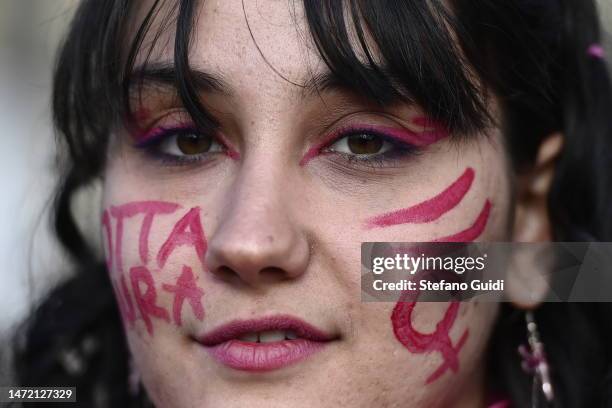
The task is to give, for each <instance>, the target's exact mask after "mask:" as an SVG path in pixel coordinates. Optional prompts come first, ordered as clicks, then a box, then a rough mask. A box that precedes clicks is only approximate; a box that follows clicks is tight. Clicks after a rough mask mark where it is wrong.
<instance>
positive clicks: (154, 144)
mask: <svg viewBox="0 0 612 408" xmlns="http://www.w3.org/2000/svg"><path fill="white" fill-rule="evenodd" d="M183 134H201V132H199V131H198V130H197V129H195V128H193V127H191V126H180V127H157V128H155V129H152V130H151V131H149V132H147V133H146V134H145V135H144V136H143V139H145V140H144V141H142V142H137V143H136V144H135V145H134V147H136V148H137V149H141V150H143V151H144V152H145V153H146V154H147V155H148V156H149V157H151V158H153V159H154V160H157V161H159V162H160V163H161V164H162V165H165V166H188V165H192V164H196V163H199V162H201V161H202V160H204V159H205V157H206V156H208V155H210V154H211V153H216V152H207V153H202V154H198V155H185V156H178V155H173V154H168V153H163V152H161V151H160V150H159V149H160V146H161V145H162V144H163V143H164V142H167V141H168V140H169V139H170V138H171V137H175V136H180V135H183ZM213 142H214V143H218V144H220V145H221V146H223V148H224V149H227V146H225V144H224V143H222V142H221V141H219V140H218V138H216V137H214V136H213Z"/></svg>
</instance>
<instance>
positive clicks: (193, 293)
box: [162, 266, 204, 326]
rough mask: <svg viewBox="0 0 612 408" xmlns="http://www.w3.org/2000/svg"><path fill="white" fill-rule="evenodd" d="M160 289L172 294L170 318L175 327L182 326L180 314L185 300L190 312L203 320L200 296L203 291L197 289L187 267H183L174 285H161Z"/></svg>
mask: <svg viewBox="0 0 612 408" xmlns="http://www.w3.org/2000/svg"><path fill="white" fill-rule="evenodd" d="M162 288H163V289H164V290H165V291H167V292H170V293H174V303H173V305H172V317H173V319H174V323H176V325H177V326H181V325H182V320H181V312H182V310H183V303H184V302H185V300H187V301H188V302H189V304H190V305H191V310H193V314H194V315H195V317H196V318H197V319H198V320H200V321H201V320H202V319H204V306H202V300H201V299H202V296H203V295H204V291H203V290H202V289H201V288H199V287H198V285H197V283H196V280H195V277H194V275H193V271H192V270H191V268H190V267H188V266H183V272H182V273H181V276H179V278H178V279H177V281H176V284H175V285H168V284H165V283H164V284H163V285H162Z"/></svg>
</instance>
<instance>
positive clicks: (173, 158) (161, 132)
mask: <svg viewBox="0 0 612 408" xmlns="http://www.w3.org/2000/svg"><path fill="white" fill-rule="evenodd" d="M194 133H195V134H198V133H199V132H198V131H197V129H195V128H193V127H190V126H180V127H169V128H166V127H157V128H155V129H152V130H151V131H149V132H147V133H146V134H145V135H144V136H142V138H143V139H144V140H143V141H141V142H137V143H135V145H134V147H136V148H137V149H141V150H143V151H144V152H145V153H146V154H147V155H148V156H149V157H151V158H153V159H155V160H157V161H159V162H160V163H161V164H162V165H165V166H188V165H192V164H196V163H199V162H201V161H203V160H204V159H205V158H206V156H208V155H210V154H212V153H216V152H207V153H202V154H199V155H185V156H178V155H172V154H167V153H163V152H161V151H160V150H159V149H160V146H161V145H162V144H163V143H164V142H166V141H168V140H169V138H171V137H176V136H180V135H181V134H194ZM356 135H372V136H376V137H378V138H380V139H381V140H382V141H383V142H387V143H390V144H391V146H392V147H391V149H390V150H389V151H387V152H384V153H378V154H372V155H369V156H366V155H364V156H359V155H356V154H350V153H344V152H339V151H334V150H330V147H331V146H333V145H334V144H336V143H338V142H339V141H341V140H342V139H344V138H348V137H351V136H356ZM213 139H214V142H215V143H218V144H220V145H221V146H223V148H224V149H227V146H226V145H225V144H224V143H222V142H221V141H220V140H219V139H218V138H216V137H214V136H213ZM330 139H331V141H330V142H328V143H326V144H325V145H324V146H323V147H321V149H320V150H319V154H321V155H329V154H331V153H333V154H334V155H335V156H336V157H338V158H339V159H341V160H343V161H345V162H346V163H347V164H348V165H350V166H354V167H358V166H366V167H372V168H381V167H392V166H394V165H397V164H398V163H399V162H400V161H401V160H402V159H405V158H407V157H411V156H415V155H417V154H419V153H420V152H421V150H420V149H421V148H420V147H418V146H415V145H413V144H410V143H406V142H403V141H400V140H398V139H397V138H395V137H392V136H389V135H386V134H385V133H384V132H380V131H376V130H373V129H368V128H350V129H344V130H339V131H337V132H335V134H334V136H332V137H331V138H330Z"/></svg>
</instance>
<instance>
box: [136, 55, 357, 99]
mask: <svg viewBox="0 0 612 408" xmlns="http://www.w3.org/2000/svg"><path fill="white" fill-rule="evenodd" d="M188 75H189V76H190V77H191V79H192V81H193V86H194V87H195V89H196V91H197V92H215V93H220V94H224V95H231V94H232V93H233V88H232V86H231V85H229V83H228V82H227V81H226V80H225V79H224V78H223V77H222V76H221V75H219V74H216V73H212V72H206V71H205V70H203V69H200V68H190V69H189V72H188ZM176 79H177V70H176V68H175V66H174V64H171V63H150V64H146V65H144V66H140V67H137V68H136V69H134V70H133V71H132V74H131V75H130V77H129V83H130V84H135V85H134V86H142V85H145V86H146V85H149V84H158V85H164V86H168V87H176ZM282 79H283V80H287V81H289V80H288V79H286V78H282ZM289 82H290V83H292V84H294V85H296V86H298V87H300V88H302V96H304V97H307V96H311V95H313V94H318V93H320V92H324V91H332V90H338V91H350V90H351V88H350V86H347V85H346V84H345V82H344V81H342V80H341V79H340V78H339V77H338V76H337V75H335V74H334V73H332V72H329V71H328V72H321V73H317V74H313V75H312V76H311V78H310V79H308V80H307V81H305V82H304V83H303V84H299V83H294V82H291V81H289ZM130 87H132V85H130Z"/></svg>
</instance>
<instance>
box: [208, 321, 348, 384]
mask: <svg viewBox="0 0 612 408" xmlns="http://www.w3.org/2000/svg"><path fill="white" fill-rule="evenodd" d="M335 339H336V338H335V337H334V336H332V335H330V334H327V333H325V332H323V331H322V330H320V329H318V328H316V327H314V326H312V325H310V324H308V323H306V322H304V321H302V320H300V319H297V318H294V317H291V316H271V317H266V318H262V319H254V320H234V321H232V322H230V323H227V324H224V325H222V326H220V327H218V328H216V329H214V330H212V331H211V332H209V333H207V334H205V335H204V336H202V337H201V338H200V340H199V342H200V343H201V344H202V345H203V346H204V347H205V349H206V350H207V351H208V352H209V353H210V354H211V355H212V357H213V358H214V359H215V360H217V361H218V362H219V363H221V364H223V365H225V366H227V367H230V368H233V369H236V370H241V371H249V372H263V371H272V370H276V369H280V368H283V367H286V366H289V365H291V364H295V363H297V362H299V361H302V360H304V359H306V358H308V357H309V356H311V355H313V354H315V353H317V352H319V351H321V350H322V349H323V348H324V347H325V346H326V345H327V344H328V343H329V342H331V341H333V340H335Z"/></svg>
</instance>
